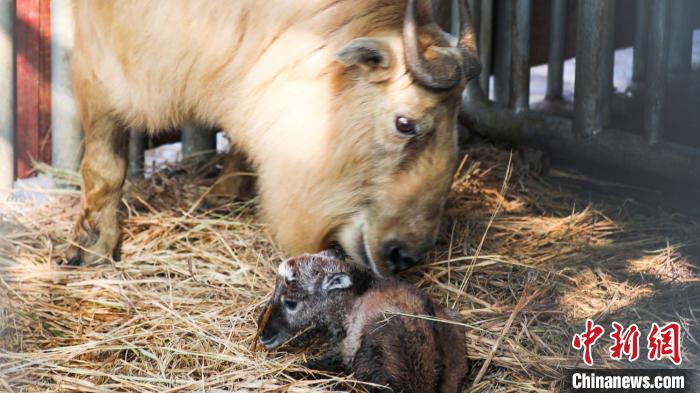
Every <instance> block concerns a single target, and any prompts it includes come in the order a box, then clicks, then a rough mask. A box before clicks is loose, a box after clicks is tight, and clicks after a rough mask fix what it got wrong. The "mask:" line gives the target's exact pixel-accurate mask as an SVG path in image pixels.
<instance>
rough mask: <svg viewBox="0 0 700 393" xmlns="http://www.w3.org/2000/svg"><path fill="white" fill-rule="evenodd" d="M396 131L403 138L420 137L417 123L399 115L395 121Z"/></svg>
mask: <svg viewBox="0 0 700 393" xmlns="http://www.w3.org/2000/svg"><path fill="white" fill-rule="evenodd" d="M394 123H395V126H396V131H398V132H399V134H401V135H402V136H415V135H418V127H417V125H416V121H415V120H413V119H409V118H408V117H406V116H402V115H398V116H396V120H395V122H394Z"/></svg>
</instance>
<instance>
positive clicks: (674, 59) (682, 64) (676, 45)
mask: <svg viewBox="0 0 700 393" xmlns="http://www.w3.org/2000/svg"><path fill="white" fill-rule="evenodd" d="M691 1H697V0H673V1H671V16H670V18H671V20H672V21H673V23H672V24H671V27H670V28H671V31H670V33H669V34H670V38H669V48H668V71H669V72H670V73H671V74H679V73H681V74H682V73H685V72H688V71H690V68H691V62H692V55H693V27H692V23H691V22H692V20H691V18H688V17H687V15H692V12H693V9H692V7H693V4H692V3H691Z"/></svg>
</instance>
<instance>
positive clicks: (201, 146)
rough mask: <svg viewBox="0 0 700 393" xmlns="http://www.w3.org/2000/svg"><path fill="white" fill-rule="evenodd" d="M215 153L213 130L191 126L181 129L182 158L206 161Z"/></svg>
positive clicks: (214, 134) (214, 133)
mask: <svg viewBox="0 0 700 393" xmlns="http://www.w3.org/2000/svg"><path fill="white" fill-rule="evenodd" d="M215 153H216V132H215V130H213V129H210V128H207V127H202V126H198V125H192V124H190V125H186V126H184V127H182V155H183V158H195V159H197V160H200V159H207V158H210V157H211V156H213V155H214V154H215Z"/></svg>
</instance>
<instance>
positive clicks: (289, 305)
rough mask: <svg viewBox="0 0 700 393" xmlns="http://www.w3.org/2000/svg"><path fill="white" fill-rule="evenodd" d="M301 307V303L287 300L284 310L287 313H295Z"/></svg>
mask: <svg viewBox="0 0 700 393" xmlns="http://www.w3.org/2000/svg"><path fill="white" fill-rule="evenodd" d="M298 306H299V302H297V301H294V300H285V301H284V308H286V309H287V311H294V310H296V309H297V307H298Z"/></svg>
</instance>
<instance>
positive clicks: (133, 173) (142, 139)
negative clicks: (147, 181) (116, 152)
mask: <svg viewBox="0 0 700 393" xmlns="http://www.w3.org/2000/svg"><path fill="white" fill-rule="evenodd" d="M146 139H147V138H146V133H145V132H144V131H142V130H139V129H135V128H130V129H129V170H128V171H127V173H128V177H129V179H138V178H141V177H143V169H144V157H143V153H144V152H145V151H146Z"/></svg>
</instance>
